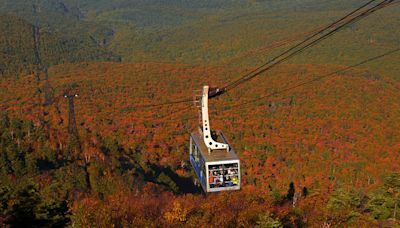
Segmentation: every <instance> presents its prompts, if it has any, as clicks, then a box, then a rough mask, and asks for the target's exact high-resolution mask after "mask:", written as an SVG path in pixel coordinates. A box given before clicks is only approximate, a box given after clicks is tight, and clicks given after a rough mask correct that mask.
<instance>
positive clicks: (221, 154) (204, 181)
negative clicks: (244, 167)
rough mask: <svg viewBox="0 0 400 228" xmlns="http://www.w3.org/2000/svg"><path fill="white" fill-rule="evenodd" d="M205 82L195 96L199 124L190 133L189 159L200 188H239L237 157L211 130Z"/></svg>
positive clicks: (238, 161)
mask: <svg viewBox="0 0 400 228" xmlns="http://www.w3.org/2000/svg"><path fill="white" fill-rule="evenodd" d="M208 93H209V88H208V86H204V88H203V94H202V97H201V98H200V99H199V107H200V108H201V118H200V119H201V120H200V121H201V127H200V128H199V129H198V131H195V132H192V133H191V134H190V156H189V159H190V163H191V164H192V166H193V168H194V171H195V173H196V175H197V177H198V180H199V182H200V185H201V187H202V188H203V190H204V192H206V193H209V192H219V191H227V190H239V189H240V160H239V158H238V157H237V155H236V152H235V150H234V149H233V147H232V146H231V145H230V144H229V142H228V140H227V139H226V137H225V135H224V133H223V132H222V131H211V129H210V123H209V118H208Z"/></svg>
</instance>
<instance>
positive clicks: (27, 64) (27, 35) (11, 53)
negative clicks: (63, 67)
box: [0, 15, 119, 76]
mask: <svg viewBox="0 0 400 228" xmlns="http://www.w3.org/2000/svg"><path fill="white" fill-rule="evenodd" d="M0 30H1V31H2V33H1V34H0V50H1V51H0V60H1V61H0V75H2V76H6V75H18V74H27V73H29V72H31V71H32V70H33V67H34V65H35V64H37V63H38V61H37V59H36V57H35V38H34V26H33V25H32V24H30V23H28V22H27V21H25V20H24V19H21V18H19V17H16V16H10V15H7V16H0ZM40 30H41V33H40V42H39V52H40V56H41V59H42V60H41V61H42V62H43V64H45V65H47V66H52V65H57V64H60V63H66V62H81V61H94V60H101V61H118V60H119V58H118V57H117V56H115V55H114V54H112V53H111V52H110V51H108V50H107V49H105V48H103V47H101V46H100V45H98V44H97V43H96V42H95V41H94V40H93V39H90V38H89V37H84V36H83V37H76V36H66V35H63V34H61V33H59V32H52V33H50V32H47V31H46V30H45V29H40Z"/></svg>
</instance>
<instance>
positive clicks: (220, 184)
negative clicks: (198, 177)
mask: <svg viewBox="0 0 400 228" xmlns="http://www.w3.org/2000/svg"><path fill="white" fill-rule="evenodd" d="M208 172H209V184H210V188H225V187H234V186H238V185H239V166H238V163H230V164H223V165H222V164H221V165H209V166H208Z"/></svg>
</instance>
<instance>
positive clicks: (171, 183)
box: [145, 164, 201, 194]
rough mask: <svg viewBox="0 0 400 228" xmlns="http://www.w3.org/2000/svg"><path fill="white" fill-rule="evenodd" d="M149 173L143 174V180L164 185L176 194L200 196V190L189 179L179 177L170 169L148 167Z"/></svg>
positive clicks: (154, 166)
mask: <svg viewBox="0 0 400 228" xmlns="http://www.w3.org/2000/svg"><path fill="white" fill-rule="evenodd" d="M149 168H150V169H151V172H147V173H145V180H147V181H151V182H155V183H157V184H161V185H164V186H166V187H168V188H169V189H170V190H172V191H173V192H174V193H176V194H187V193H191V194H200V193H201V188H200V187H198V186H196V185H195V184H194V183H193V179H192V178H191V177H181V176H179V175H177V174H176V172H174V171H173V170H172V169H171V168H170V167H160V166H158V165H154V164H151V165H149Z"/></svg>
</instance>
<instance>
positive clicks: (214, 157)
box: [191, 130, 239, 162]
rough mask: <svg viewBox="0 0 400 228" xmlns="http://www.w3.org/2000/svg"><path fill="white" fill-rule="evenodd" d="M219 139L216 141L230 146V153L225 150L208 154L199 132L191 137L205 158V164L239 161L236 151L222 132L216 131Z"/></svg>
mask: <svg viewBox="0 0 400 228" xmlns="http://www.w3.org/2000/svg"><path fill="white" fill-rule="evenodd" d="M216 133H217V134H216V135H217V138H216V139H215V141H217V142H223V143H226V144H228V145H229V148H230V150H229V152H228V151H227V150H226V149H223V150H212V151H211V152H210V153H209V152H208V148H207V146H206V145H205V144H204V140H203V138H202V134H201V132H200V130H199V131H195V132H192V134H191V137H192V138H193V141H194V143H195V144H196V145H197V147H198V148H199V151H200V153H201V155H202V157H203V158H204V160H205V162H215V161H230V160H239V159H238V157H237V156H236V152H235V149H233V147H232V145H231V144H229V142H228V140H227V139H226V137H225V135H224V133H223V132H222V131H219V130H218V131H216Z"/></svg>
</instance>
